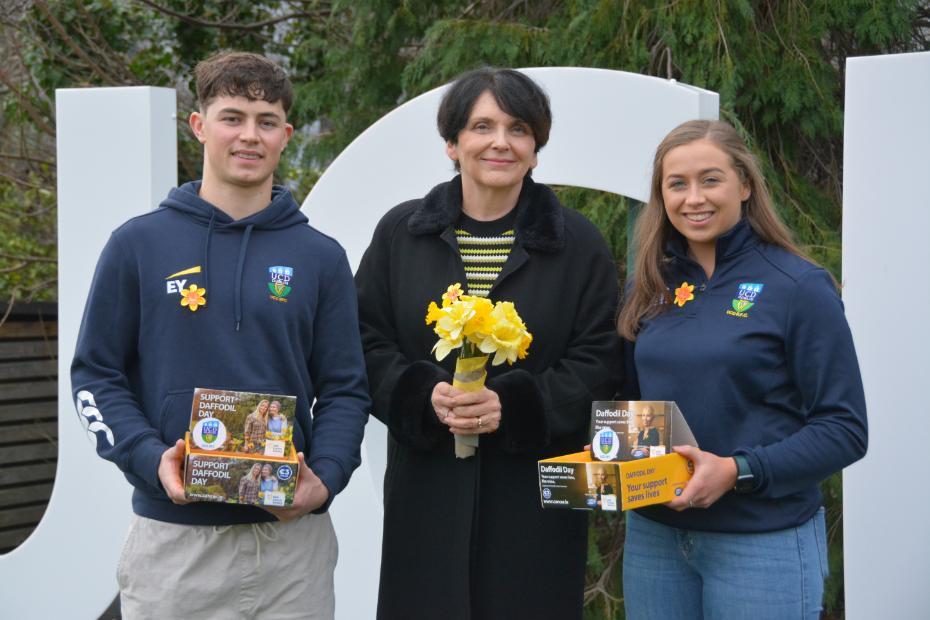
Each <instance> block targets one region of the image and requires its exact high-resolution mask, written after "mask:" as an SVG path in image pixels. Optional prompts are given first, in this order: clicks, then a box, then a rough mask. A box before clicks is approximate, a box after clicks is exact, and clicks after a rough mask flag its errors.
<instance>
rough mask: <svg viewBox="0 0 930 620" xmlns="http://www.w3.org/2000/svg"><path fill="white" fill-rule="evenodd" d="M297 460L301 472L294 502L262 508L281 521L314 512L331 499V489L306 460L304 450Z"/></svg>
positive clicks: (298, 454) (299, 453)
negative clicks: (290, 504) (280, 506)
mask: <svg viewBox="0 0 930 620" xmlns="http://www.w3.org/2000/svg"><path fill="white" fill-rule="evenodd" d="M297 460H298V461H299V462H298V466H297V467H298V469H299V471H300V474H299V476H298V478H297V489H296V490H295V491H294V504H293V505H292V506H288V507H287V508H276V507H274V506H262V508H264V509H265V510H267V511H268V512H270V513H271V514H273V515H274V516H276V517H277V518H278V520H279V521H291V520H293V519H296V518H298V517H302V516H304V515H305V514H307V513H309V512H313V511H314V510H316V509H317V508H319V507H320V506H322V505H323V504H325V503H326V500H328V499H329V489H327V488H326V485H325V484H323V481H322V480H320V479H319V478H318V477H317V475H316V474H315V473H313V470H312V469H310V468H309V467H308V466H307V463H306V462H304V453H303V452H298V453H297Z"/></svg>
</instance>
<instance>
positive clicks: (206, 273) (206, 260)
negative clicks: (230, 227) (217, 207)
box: [203, 211, 216, 291]
mask: <svg viewBox="0 0 930 620" xmlns="http://www.w3.org/2000/svg"><path fill="white" fill-rule="evenodd" d="M214 222H216V211H213V212H212V213H211V214H210V223H209V224H207V240H206V241H205V242H204V244H203V279H204V283H203V288H204V289H205V290H207V291H209V290H210V269H209V267H210V239H211V238H212V237H213V224H214Z"/></svg>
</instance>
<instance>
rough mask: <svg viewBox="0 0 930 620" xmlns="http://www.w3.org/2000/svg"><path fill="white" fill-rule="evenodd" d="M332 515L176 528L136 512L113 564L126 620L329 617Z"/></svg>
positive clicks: (333, 551) (333, 550)
mask: <svg viewBox="0 0 930 620" xmlns="http://www.w3.org/2000/svg"><path fill="white" fill-rule="evenodd" d="M337 555H338V548H337V544H336V533H335V531H334V530H333V524H332V521H331V520H330V518H329V514H328V513H325V514H321V515H313V514H309V515H305V516H303V517H301V518H299V519H297V520H295V521H289V522H286V523H281V522H276V523H256V524H252V525H228V526H210V525H178V524H174V523H164V522H162V521H155V520H152V519H147V518H145V517H140V516H138V515H133V517H132V522H131V524H130V526H129V534H128V535H127V537H126V543H125V545H124V547H123V552H122V554H121V555H120V561H119V567H118V568H117V580H118V581H119V587H120V604H121V611H122V614H123V618H125V619H126V620H144V619H149V618H151V619H152V620H156V619H157V620H164V619H169V618H185V619H190V620H196V619H201V618H202V619H210V620H227V619H228V620H234V619H235V620H240V619H252V618H255V619H260V620H266V619H267V620H279V619H280V620H286V619H287V620H290V619H298V618H300V619H305V618H306V619H313V620H317V619H319V620H332V618H333V615H334V613H335V595H334V592H333V570H334V569H335V567H336V557H337Z"/></svg>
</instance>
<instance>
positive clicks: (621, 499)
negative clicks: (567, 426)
mask: <svg viewBox="0 0 930 620" xmlns="http://www.w3.org/2000/svg"><path fill="white" fill-rule="evenodd" d="M589 436H590V438H591V450H590V451H585V452H577V453H575V454H567V455H564V456H558V457H554V458H550V459H545V460H542V461H539V464H538V468H539V493H540V501H541V502H542V506H543V508H572V509H576V510H607V511H617V510H629V509H631V508H641V507H643V506H649V505H651V504H659V503H663V502H667V501H670V500H672V499H674V498H675V497H676V496H678V495H680V494H681V492H682V490H683V489H684V487H685V485H686V484H687V482H688V480H690V479H691V475H692V474H693V473H694V466H693V464H692V463H691V462H690V461H689V460H688V459H686V458H684V457H683V456H681V455H679V454H676V453H674V452H672V446H673V445H675V446H678V445H692V446H697V442H695V440H694V435H693V434H692V433H691V429H690V428H689V427H688V423H687V422H686V421H685V419H684V416H682V415H681V411H680V410H679V409H678V406H677V405H676V404H675V403H673V402H668V401H596V402H594V403H592V405H591V432H590V435H589Z"/></svg>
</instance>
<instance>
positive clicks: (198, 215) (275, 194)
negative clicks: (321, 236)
mask: <svg viewBox="0 0 930 620" xmlns="http://www.w3.org/2000/svg"><path fill="white" fill-rule="evenodd" d="M200 185H201V182H200V181H192V182H190V183H185V184H184V185H182V186H180V187H175V188H173V189H172V190H171V191H170V192H169V193H168V197H167V198H165V199H164V200H163V201H162V203H161V205H160V207H161V208H165V209H174V210H175V211H179V212H181V213H183V214H184V215H186V216H188V217H190V218H191V219H192V220H194V221H195V222H197V223H198V224H200V225H202V226H203V227H204V244H203V274H204V281H205V284H204V286H205V288H207V289H209V287H210V241H211V240H212V238H213V234H214V232H216V231H218V230H219V231H230V232H232V231H238V230H241V231H242V240H241V241H240V243H239V257H238V260H237V261H236V282H235V305H234V315H235V316H234V318H235V322H236V331H238V330H239V326H240V324H241V323H242V270H243V267H244V265H245V260H246V255H247V253H248V247H249V238H250V237H251V235H252V231H253V230H255V229H258V230H279V229H282V228H289V227H291V226H300V225H302V224H306V223H307V222H308V220H307V216H306V215H304V214H303V213H301V212H300V205H298V204H297V201H296V200H294V197H293V196H291V192H290V191H289V190H288V189H287V188H286V187H281V186H279V185H275V186H274V187H273V188H272V190H271V202H270V203H269V204H268V206H267V207H265V208H264V209H262V210H261V211H259V212H257V213H253V214H252V215H250V216H249V217H245V218H242V219H241V220H234V219H233V218H231V217H230V216H229V215H228V214H226V213H225V212H223V211H221V210H220V209H218V208H216V207H215V206H214V205H213V204H211V203H209V202H207V201H206V200H204V199H203V198H201V197H200Z"/></svg>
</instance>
